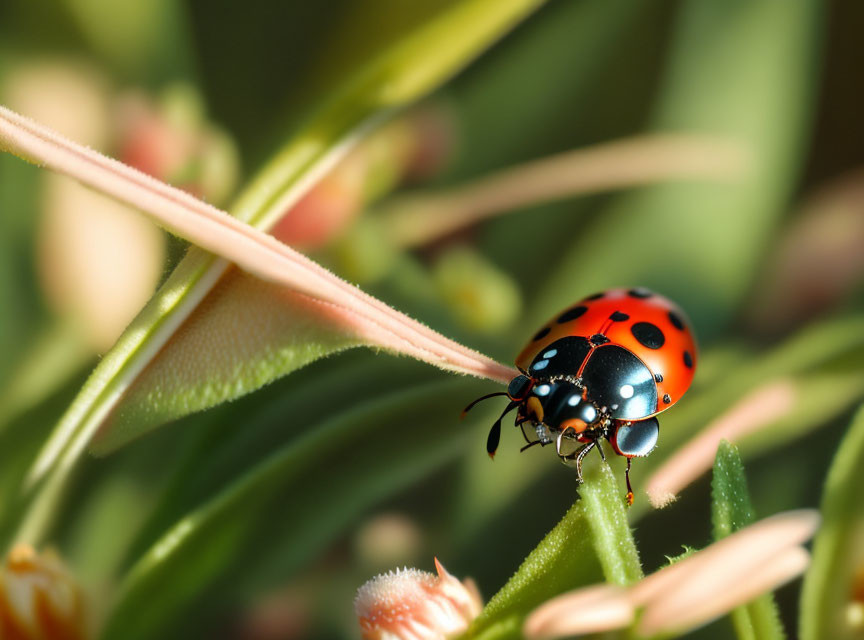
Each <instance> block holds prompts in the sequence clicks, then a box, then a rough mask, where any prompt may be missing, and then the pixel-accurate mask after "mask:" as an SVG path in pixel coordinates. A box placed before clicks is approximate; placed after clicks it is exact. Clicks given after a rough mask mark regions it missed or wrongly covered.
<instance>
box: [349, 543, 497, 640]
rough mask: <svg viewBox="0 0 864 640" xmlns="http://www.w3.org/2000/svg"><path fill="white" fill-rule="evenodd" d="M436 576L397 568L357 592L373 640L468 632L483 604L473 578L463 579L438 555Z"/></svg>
mask: <svg viewBox="0 0 864 640" xmlns="http://www.w3.org/2000/svg"><path fill="white" fill-rule="evenodd" d="M435 568H436V569H437V571H438V575H437V576H435V575H433V574H431V573H427V572H425V571H420V570H418V569H407V568H405V569H401V570H400V569H397V570H396V571H390V572H389V573H386V574H382V575H380V576H377V577H375V578H372V579H371V580H369V582H367V583H366V584H364V585H363V586H362V587H360V589H359V590H358V591H357V598H356V599H355V600H354V611H355V612H356V614H357V618H358V620H359V622H360V628H361V630H362V634H363V637H364V638H366V639H367V640H395V639H397V638H398V639H403V640H444V639H445V638H452V637H454V636H456V635H459V634H461V633H463V632H464V631H465V630H466V629H468V625H470V624H471V621H472V620H474V618H476V617H477V615H478V614H479V613H480V609H481V608H482V606H483V605H482V602H481V600H480V594H479V593H478V592H477V587H476V586H475V585H474V582H473V581H471V580H466V581H465V582H460V581H459V580H458V579H456V578H455V577H453V576H452V575H450V574H449V573H447V570H446V569H445V568H444V567H443V566H441V563H440V562H438V560H437V558H436V560H435Z"/></svg>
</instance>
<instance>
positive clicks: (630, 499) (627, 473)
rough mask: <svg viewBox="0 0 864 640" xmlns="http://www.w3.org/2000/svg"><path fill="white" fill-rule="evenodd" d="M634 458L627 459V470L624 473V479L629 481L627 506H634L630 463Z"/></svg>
mask: <svg viewBox="0 0 864 640" xmlns="http://www.w3.org/2000/svg"><path fill="white" fill-rule="evenodd" d="M631 462H633V458H627V470H626V471H625V472H624V479H625V480H626V481H627V504H628V505H629V506H631V507H632V506H633V487H632V486H630V463H631Z"/></svg>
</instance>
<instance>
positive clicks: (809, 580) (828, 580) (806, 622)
mask: <svg viewBox="0 0 864 640" xmlns="http://www.w3.org/2000/svg"><path fill="white" fill-rule="evenodd" d="M862 486H864V407H861V408H860V409H859V410H858V412H857V413H856V414H855V417H854V419H853V420H852V424H851V426H850V428H849V431H848V433H847V434H846V436H845V437H844V438H843V440H842V441H841V443H840V447H839V449H838V450H837V454H836V456H835V457H834V462H833V463H832V464H831V468H830V470H829V471H828V478H827V480H826V483H825V491H824V494H823V496H822V518H823V520H822V528H821V529H820V530H819V533H818V534H817V536H816V540H815V541H814V543H813V562H812V564H811V566H810V569H809V570H808V572H807V574H806V576H805V577H804V587H803V590H802V592H801V619H800V628H799V633H800V637H801V638H802V640H823V638H831V640H847V639H848V640H852V639H853V638H860V637H861V634H862V633H864V626H862V624H861V622H860V620H861V614H862V613H864V602H862V596H861V594H862V593H864V586H862V580H864V545H862V544H861V540H862V533H864V500H862V499H861V487H862ZM856 619H857V620H858V622H853V621H854V620H856Z"/></svg>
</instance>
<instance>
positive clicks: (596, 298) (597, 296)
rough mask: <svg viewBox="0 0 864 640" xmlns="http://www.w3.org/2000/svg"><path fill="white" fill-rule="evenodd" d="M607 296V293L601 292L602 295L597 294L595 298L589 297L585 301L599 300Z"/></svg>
mask: <svg viewBox="0 0 864 640" xmlns="http://www.w3.org/2000/svg"><path fill="white" fill-rule="evenodd" d="M605 295H606V293H605V292H603V291H601V292H600V293H595V294H594V295H593V296H588V297H587V298H585V300H599V299H600V298H602V297H603V296H605Z"/></svg>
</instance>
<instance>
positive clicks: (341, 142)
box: [20, 0, 540, 541]
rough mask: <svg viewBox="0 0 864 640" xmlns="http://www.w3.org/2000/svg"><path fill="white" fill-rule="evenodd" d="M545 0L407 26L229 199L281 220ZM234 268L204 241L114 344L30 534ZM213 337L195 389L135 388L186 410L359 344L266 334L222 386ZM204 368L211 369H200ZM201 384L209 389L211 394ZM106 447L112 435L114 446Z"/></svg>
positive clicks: (70, 419) (486, 5)
mask: <svg viewBox="0 0 864 640" xmlns="http://www.w3.org/2000/svg"><path fill="white" fill-rule="evenodd" d="M539 3H540V0H505V1H499V0H471V1H470V2H463V3H459V4H457V5H454V6H452V7H448V8H446V9H444V10H442V11H440V12H439V13H438V14H436V15H435V16H434V18H431V19H430V20H428V21H427V22H426V23H424V24H422V25H421V26H420V27H418V28H417V29H416V30H414V31H412V32H410V33H408V34H399V37H398V38H397V39H396V41H395V42H394V43H393V44H392V45H390V46H389V47H386V48H384V49H383V53H382V54H381V55H379V56H378V57H376V58H374V59H373V60H372V61H371V62H369V63H368V64H366V65H364V66H363V67H362V68H360V69H357V70H356V71H355V72H354V73H353V74H349V75H350V78H349V80H348V81H347V82H346V83H345V84H344V86H342V87H341V88H340V89H338V90H337V91H335V92H334V93H333V94H332V95H331V96H330V98H329V100H328V101H327V102H326V103H325V104H324V105H322V107H321V108H320V109H319V110H318V112H317V114H316V115H314V116H313V117H312V118H311V119H310V120H309V121H308V123H307V124H306V126H305V127H304V128H303V129H302V130H301V131H300V132H299V133H298V134H297V135H296V136H295V137H294V138H293V139H292V140H291V142H289V143H288V145H287V146H286V147H285V148H284V149H283V150H282V151H281V152H279V153H278V154H277V155H276V156H275V158H274V159H273V160H272V161H271V162H270V163H269V164H268V165H267V166H266V167H265V168H264V169H263V170H262V171H261V172H260V173H259V174H258V177H257V178H256V179H255V180H254V181H253V182H252V183H251V184H250V185H249V187H248V188H247V189H246V190H245V191H244V192H243V193H242V194H241V196H240V197H239V198H238V201H237V203H236V205H235V206H234V207H232V212H233V213H234V215H236V216H237V217H238V218H239V219H241V220H244V221H247V222H249V223H251V224H253V225H254V226H256V227H259V228H263V229H266V228H269V227H270V226H272V225H273V224H274V223H275V222H276V221H277V220H278V219H279V218H280V217H281V216H282V215H283V213H284V212H285V211H286V210H287V209H288V208H289V207H290V206H291V205H292V204H293V203H295V202H297V200H298V199H299V198H300V197H301V196H302V195H303V193H304V192H305V191H306V190H307V189H308V188H309V186H310V184H311V183H313V182H314V180H315V179H316V178H318V177H320V176H321V175H322V174H323V172H325V171H326V170H327V169H328V168H329V167H330V166H332V164H333V163H334V162H335V161H336V160H337V159H338V158H339V157H341V156H342V155H343V154H344V153H345V152H346V150H347V149H348V148H349V147H350V146H351V145H352V144H353V143H354V142H355V141H356V140H357V139H358V137H360V136H361V135H362V134H363V133H364V132H365V131H366V130H367V129H368V128H369V127H370V126H372V125H373V124H374V123H376V122H379V121H380V120H381V119H382V118H384V117H386V116H387V115H388V114H390V113H392V111H393V110H395V109H398V108H400V107H403V106H405V105H407V104H409V103H411V102H413V101H415V100H417V99H419V98H421V97H422V96H423V95H425V94H426V93H428V92H429V91H431V90H433V89H434V88H435V87H436V86H438V85H439V84H440V83H442V82H443V81H445V80H446V79H447V78H448V77H450V76H451V75H452V74H454V73H455V72H457V71H458V70H459V69H461V68H462V67H463V66H464V65H465V64H467V63H468V62H469V61H470V60H471V59H472V58H473V57H475V56H476V55H478V54H479V53H480V52H481V51H482V50H483V49H484V48H486V47H488V46H489V45H490V44H491V43H492V42H493V41H494V40H495V39H497V38H498V37H500V36H501V35H502V34H503V33H505V32H506V31H507V30H508V29H509V28H511V27H512V26H513V25H514V24H515V23H516V22H517V21H518V20H520V19H522V18H523V17H524V16H525V15H526V14H527V13H529V12H530V11H531V10H532V9H533V8H535V7H536V6H537V5H538V4H539ZM228 269H229V265H228V264H227V263H226V262H225V261H224V260H218V259H216V258H215V257H214V256H212V255H210V254H207V253H205V252H203V251H201V250H197V249H194V248H193V249H192V250H190V252H189V254H188V255H187V257H186V258H185V259H184V260H183V261H182V262H181V264H180V265H179V266H178V267H177V269H176V270H175V271H174V273H173V274H172V276H171V277H170V278H169V280H168V282H166V284H165V285H164V286H163V287H162V288H161V289H160V291H159V292H158V293H157V294H156V296H155V297H154V298H153V299H152V300H151V302H150V303H149V304H148V305H147V306H146V307H145V309H144V310H143V311H142V312H141V314H140V315H139V316H138V318H136V320H135V321H134V322H133V323H132V325H131V326H130V327H129V329H128V330H127V331H126V332H125V333H124V334H123V336H122V337H121V338H120V340H119V341H118V343H117V344H116V345H115V347H114V348H113V349H112V350H111V351H110V352H109V353H108V354H106V356H105V358H104V359H103V360H102V362H101V363H100V365H99V366H98V367H97V368H96V370H95V371H94V373H93V375H92V376H91V378H90V380H88V382H87V384H86V385H85V386H84V388H83V389H82V391H81V394H80V395H79V397H78V399H76V401H75V402H74V403H73V405H72V406H71V407H70V409H69V411H68V412H67V414H66V415H65V416H64V418H63V419H62V420H61V422H60V424H59V425H58V426H57V428H56V430H55V432H54V434H53V436H52V437H51V439H50V440H49V441H48V443H47V444H46V447H45V449H44V450H43V452H42V454H41V455H40V457H39V459H38V460H37V463H36V465H35V467H34V469H33V471H32V473H31V476H30V479H29V483H30V484H31V485H32V484H34V483H35V482H36V481H39V480H40V479H42V478H44V476H45V473H46V472H47V471H48V470H49V469H50V468H52V467H54V465H55V464H57V461H58V459H60V458H61V457H62V462H60V463H59V466H58V467H57V469H56V471H55V472H54V476H53V477H52V478H51V479H49V480H48V481H47V482H46V484H45V487H44V491H43V492H42V496H41V497H40V499H39V504H36V505H35V506H34V508H33V509H32V512H31V516H30V517H29V518H28V519H27V521H25V522H24V523H23V524H22V529H21V533H20V535H21V537H22V538H24V539H28V540H32V541H36V540H38V538H39V537H40V536H41V535H42V533H43V531H44V528H45V526H46V525H47V522H48V521H49V519H50V514H51V512H52V510H53V509H52V505H53V504H54V502H55V500H56V499H57V498H58V497H59V492H60V490H61V488H62V486H63V484H64V482H65V476H66V475H67V474H68V473H69V471H70V470H71V468H72V467H73V466H74V463H75V460H76V459H77V458H78V457H79V456H80V454H81V453H82V452H83V450H84V448H85V446H86V445H87V443H88V442H89V441H90V439H91V438H92V436H93V434H94V433H95V431H96V429H97V428H98V427H99V426H100V425H101V424H102V423H103V421H104V420H105V419H106V418H107V417H109V415H110V414H111V412H112V411H114V410H115V409H116V407H117V404H118V402H119V401H120V400H121V399H122V397H123V396H124V394H125V393H126V392H127V391H128V390H129V388H130V387H131V386H132V385H133V384H134V383H135V381H136V379H137V378H138V376H139V375H140V373H141V372H142V371H144V370H145V368H146V367H148V366H149V365H150V364H151V363H152V362H153V361H154V359H155V358H156V357H157V355H159V354H160V353H161V352H162V350H163V348H164V347H165V346H166V344H168V343H169V342H170V341H171V339H172V337H173V336H174V335H175V333H176V331H177V329H178V328H179V327H180V326H182V325H184V323H185V322H187V320H188V319H189V318H190V317H191V316H192V314H193V312H194V311H195V310H196V309H198V308H199V305H201V304H202V302H204V303H205V305H206V304H207V303H210V304H212V305H215V304H218V303H219V300H218V299H214V298H213V297H212V296H213V295H214V287H215V286H216V285H217V284H218V283H219V282H220V281H221V280H222V278H223V276H224V275H225V273H226V272H227V271H228ZM217 293H218V292H217ZM233 301H234V302H236V300H233ZM300 322H301V323H303V322H306V323H307V324H308V317H307V318H306V319H305V320H304V319H302V318H301V319H300ZM208 337H209V338H213V336H208V335H207V334H205V335H204V336H200V335H199V337H198V340H199V343H198V347H197V349H196V360H197V361H201V360H203V361H204V362H205V364H204V365H203V366H197V371H195V369H196V366H192V372H191V373H192V374H193V375H192V376H190V379H189V380H188V381H187V384H186V385H184V387H183V389H184V390H185V391H186V393H185V394H183V397H181V398H180V400H179V401H178V400H177V399H176V398H172V397H171V396H172V391H173V388H172V387H169V386H163V387H162V388H161V389H154V390H153V393H148V390H142V391H141V395H140V396H138V397H143V398H144V399H145V401H146V402H147V403H148V412H147V416H149V417H157V418H158V419H159V420H162V419H167V418H168V417H177V414H178V412H185V411H193V410H198V409H202V408H204V406H212V405H214V404H217V403H219V402H223V401H225V400H228V399H230V398H233V397H237V396H238V395H241V394H242V393H247V392H248V391H249V390H251V389H253V388H255V387H256V386H260V385H261V384H263V383H264V382H266V381H267V380H268V379H273V378H274V377H277V376H279V375H285V374H286V373H288V372H290V371H291V370H293V369H294V368H296V367H297V366H300V365H302V364H305V363H306V362H308V361H309V360H310V359H313V358H314V357H320V356H322V355H324V354H325V353H328V352H331V351H332V350H334V349H339V348H345V347H347V346H350V345H351V344H354V343H353V342H352V341H351V340H350V339H348V340H347V341H346V340H345V338H344V336H341V337H340V336H337V337H336V338H335V344H334V343H332V342H329V341H327V340H323V339H322V336H321V335H320V334H318V333H316V332H314V331H312V333H311V334H307V335H306V336H303V337H299V336H298V337H295V338H294V340H295V341H296V342H295V343H294V345H292V346H290V347H289V350H290V349H292V348H294V347H296V345H297V344H299V343H301V342H302V343H304V344H305V348H304V349H300V353H299V357H298V358H286V359H285V360H284V361H280V359H279V358H280V354H279V348H280V345H278V344H276V345H266V346H265V348H264V349H263V352H264V355H266V356H267V357H268V358H269V361H265V362H264V363H263V364H260V366H259V363H258V362H255V361H252V362H250V363H248V369H251V370H252V372H253V375H251V376H249V375H247V376H246V377H245V378H244V379H243V380H242V381H241V382H240V383H238V384H234V385H232V384H225V383H224V382H221V383H220V381H217V383H216V385H215V386H211V383H210V380H209V378H208V376H209V375H210V374H211V373H212V370H213V368H212V367H210V366H207V364H206V362H207V359H208V357H209V356H211V355H212V354H213V352H212V351H210V350H209V349H208V343H209V342H210V340H209V339H208ZM224 337H225V336H223V338H224ZM232 337H233V338H236V339H237V340H239V339H241V338H248V337H249V336H247V335H246V334H245V333H244V332H243V328H242V326H237V327H235V330H234V333H233V334H232ZM235 345H236V341H232V340H231V339H228V340H227V341H226V342H225V343H223V344H221V345H220V346H221V347H222V349H223V352H222V353H221V354H219V355H220V357H223V358H227V359H228V360H229V362H230V363H231V364H232V365H234V366H237V362H238V361H240V360H243V356H244V355H254V354H256V353H258V354H260V353H261V351H262V350H259V351H257V352H256V351H255V350H254V349H253V350H252V354H249V353H244V352H243V350H240V352H239V353H235V354H234V360H233V361H232V358H231V354H230V353H225V352H224V349H228V350H229V351H230V350H231V349H232V348H233V347H234V346H235ZM274 352H275V353H274ZM274 362H275V363H276V364H274ZM186 364H193V365H194V364H195V363H189V362H186ZM178 366H181V364H180V363H178ZM182 366H185V365H182ZM216 366H218V362H217V363H216ZM248 369H247V374H248ZM196 373H197V374H201V375H203V378H195V377H194V374H196ZM232 373H235V372H230V371H229V372H225V371H223V381H224V380H227V379H228V378H229V377H230V375H232ZM241 373H242V371H241ZM196 385H197V386H196ZM196 392H201V393H202V395H203V398H204V401H203V402H202V401H201V397H200V396H197V395H196ZM190 399H195V400H197V401H198V402H197V404H189V402H190ZM144 413H145V412H144V411H139V410H133V411H129V412H128V413H127V414H126V415H129V416H130V421H129V422H128V423H121V422H120V421H119V420H120V417H122V415H123V412H122V411H120V412H117V413H116V414H114V415H113V416H112V418H113V422H112V426H113V428H114V429H118V430H119V431H118V434H119V435H118V437H117V438H116V439H114V440H113V441H111V442H110V445H111V446H112V447H116V446H119V445H120V444H121V443H122V442H125V441H128V439H129V438H132V437H135V436H138V435H141V434H142V433H144V432H145V431H146V430H148V429H149V428H152V427H153V426H155V425H154V423H153V422H152V421H145V422H143V423H141V424H139V423H136V422H135V419H137V418H139V417H141V416H142V415H143V414H144ZM103 435H104V432H103ZM105 437H107V436H105ZM121 438H122V439H121ZM105 442H107V440H106V441H105ZM108 448H109V447H108V446H107V445H106V447H105V450H107V449H108Z"/></svg>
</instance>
